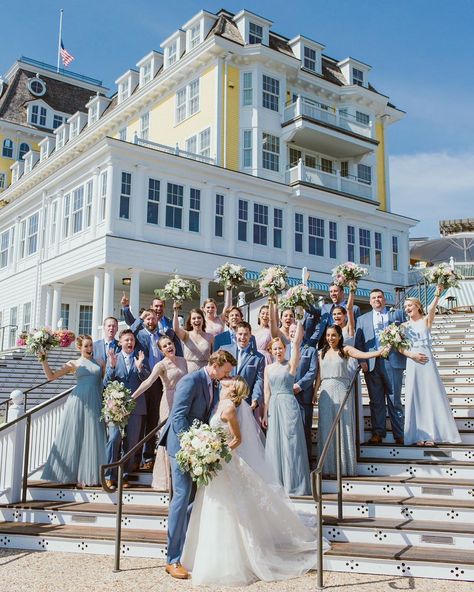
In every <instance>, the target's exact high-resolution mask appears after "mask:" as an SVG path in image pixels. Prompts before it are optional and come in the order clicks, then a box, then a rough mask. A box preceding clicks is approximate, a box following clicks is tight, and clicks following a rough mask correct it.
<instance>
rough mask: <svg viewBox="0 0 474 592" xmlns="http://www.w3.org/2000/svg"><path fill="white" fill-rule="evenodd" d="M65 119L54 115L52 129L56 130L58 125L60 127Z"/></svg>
mask: <svg viewBox="0 0 474 592" xmlns="http://www.w3.org/2000/svg"><path fill="white" fill-rule="evenodd" d="M65 120H66V118H65V117H63V116H62V115H57V114H55V115H54V116H53V129H56V128H58V127H59V126H60V125H62V124H63V123H64V122H65Z"/></svg>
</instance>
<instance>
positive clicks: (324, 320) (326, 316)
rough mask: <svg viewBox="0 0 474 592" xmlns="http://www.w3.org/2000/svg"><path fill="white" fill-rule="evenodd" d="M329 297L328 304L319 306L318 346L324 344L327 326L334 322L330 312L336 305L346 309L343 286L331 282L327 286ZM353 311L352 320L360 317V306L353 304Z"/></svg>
mask: <svg viewBox="0 0 474 592" xmlns="http://www.w3.org/2000/svg"><path fill="white" fill-rule="evenodd" d="M329 297H330V298H331V303H330V304H323V305H322V307H321V321H320V324H319V340H318V344H319V347H320V348H322V346H323V345H324V337H325V335H326V329H327V328H328V327H332V325H333V324H334V319H333V318H332V312H333V310H334V309H335V308H336V306H342V307H344V308H345V309H346V310H347V299H346V295H345V293H344V288H342V287H341V286H339V285H338V284H334V283H333V284H331V285H330V286H329ZM353 312H354V320H355V321H357V319H358V318H359V317H360V308H359V307H358V306H357V304H354V308H353Z"/></svg>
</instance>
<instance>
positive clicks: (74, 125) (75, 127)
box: [69, 117, 81, 140]
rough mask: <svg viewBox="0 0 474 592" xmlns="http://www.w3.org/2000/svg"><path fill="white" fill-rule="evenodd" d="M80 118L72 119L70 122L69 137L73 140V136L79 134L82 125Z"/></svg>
mask: <svg viewBox="0 0 474 592" xmlns="http://www.w3.org/2000/svg"><path fill="white" fill-rule="evenodd" d="M80 123H81V122H80V120H79V118H78V117H76V119H73V120H72V121H71V123H70V124H69V139H70V140H72V138H75V137H76V136H78V135H79V131H80V130H79V125H80Z"/></svg>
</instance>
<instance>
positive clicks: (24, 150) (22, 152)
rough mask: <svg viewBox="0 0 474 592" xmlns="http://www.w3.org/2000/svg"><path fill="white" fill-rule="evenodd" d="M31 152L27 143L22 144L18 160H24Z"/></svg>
mask: <svg viewBox="0 0 474 592" xmlns="http://www.w3.org/2000/svg"><path fill="white" fill-rule="evenodd" d="M29 151H30V147H29V146H28V144H27V143H26V142H22V143H21V144H20V150H19V152H18V160H23V157H24V156H25V154H28V152H29Z"/></svg>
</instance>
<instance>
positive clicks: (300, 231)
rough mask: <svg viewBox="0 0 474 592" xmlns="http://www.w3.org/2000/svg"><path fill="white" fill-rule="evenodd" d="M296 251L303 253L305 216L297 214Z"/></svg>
mask: <svg viewBox="0 0 474 592" xmlns="http://www.w3.org/2000/svg"><path fill="white" fill-rule="evenodd" d="M295 251H297V252H298V253H302V252H303V214H295Z"/></svg>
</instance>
